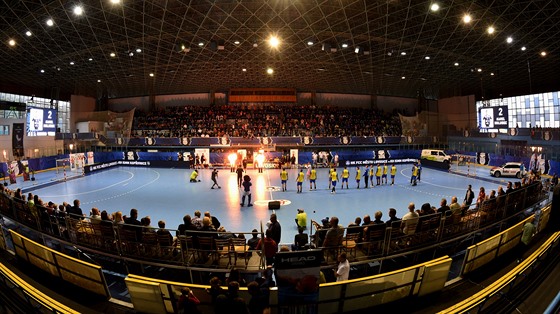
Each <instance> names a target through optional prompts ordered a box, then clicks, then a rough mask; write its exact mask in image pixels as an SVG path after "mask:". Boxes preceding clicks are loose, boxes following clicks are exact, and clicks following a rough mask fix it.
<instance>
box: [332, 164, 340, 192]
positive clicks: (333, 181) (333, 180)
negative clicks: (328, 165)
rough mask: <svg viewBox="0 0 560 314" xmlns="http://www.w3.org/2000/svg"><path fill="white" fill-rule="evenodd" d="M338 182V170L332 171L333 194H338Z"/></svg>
mask: <svg viewBox="0 0 560 314" xmlns="http://www.w3.org/2000/svg"><path fill="white" fill-rule="evenodd" d="M337 182H338V173H336V169H334V168H333V169H332V171H331V186H332V189H331V194H335V193H336V183H337Z"/></svg>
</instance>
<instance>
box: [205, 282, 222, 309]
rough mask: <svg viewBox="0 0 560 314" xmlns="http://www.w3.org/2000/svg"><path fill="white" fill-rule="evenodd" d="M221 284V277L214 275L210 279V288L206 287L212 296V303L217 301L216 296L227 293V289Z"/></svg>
mask: <svg viewBox="0 0 560 314" xmlns="http://www.w3.org/2000/svg"><path fill="white" fill-rule="evenodd" d="M221 286H222V282H221V281H220V278H218V277H212V279H210V288H206V293H208V294H209V295H210V297H211V298H212V304H215V303H216V298H217V297H218V296H219V295H220V294H225V291H224V289H222V287H221Z"/></svg>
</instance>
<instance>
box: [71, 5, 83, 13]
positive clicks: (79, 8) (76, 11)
mask: <svg viewBox="0 0 560 314" xmlns="http://www.w3.org/2000/svg"><path fill="white" fill-rule="evenodd" d="M73 11H74V14H75V15H82V13H84V9H83V8H82V7H81V6H79V5H77V6H75V7H74V10H73Z"/></svg>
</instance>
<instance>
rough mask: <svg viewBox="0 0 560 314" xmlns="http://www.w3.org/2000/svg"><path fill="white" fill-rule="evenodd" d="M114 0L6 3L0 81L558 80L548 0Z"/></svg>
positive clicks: (498, 89) (507, 90)
mask: <svg viewBox="0 0 560 314" xmlns="http://www.w3.org/2000/svg"><path fill="white" fill-rule="evenodd" d="M113 2H115V0H81V1H79V0H76V1H67V0H57V1H47V0H4V1H3V2H2V4H1V7H0V11H1V12H2V14H1V17H0V32H1V37H2V41H3V43H4V46H3V48H2V50H1V51H0V69H1V73H2V75H1V77H0V83H1V84H2V85H4V86H8V85H17V86H26V87H29V88H32V89H35V90H45V91H49V92H51V93H52V91H53V90H54V91H57V93H58V92H60V93H63V94H82V95H91V96H96V97H99V96H100V95H108V96H109V97H127V96H139V95H148V94H176V93H192V92H208V91H216V92H221V91H227V90H229V89H230V88H232V87H287V88H296V89H297V90H298V91H316V92H337V93H338V92H340V93H360V94H364V93H365V94H379V95H398V96H407V97H416V96H417V95H419V94H420V95H425V96H426V97H428V98H439V97H443V96H452V95H466V94H477V96H478V97H480V96H486V98H490V97H496V96H498V95H499V94H503V95H504V96H506V95H512V94H520V93H528V92H536V91H543V90H548V91H552V90H558V86H559V85H560V84H559V75H558V73H559V70H560V63H559V57H558V55H560V18H559V16H560V2H559V1H556V0H534V1H528V0H516V1H511V0H477V1H466V0H449V1H444V0H437V1H426V0H407V1H406V0H386V1H370V0H359V1H358V0H258V1H257V0H253V1H242V0H237V1H235V0H208V1H200V0H192V1H188V0H148V1H141V0H121V1H120V2H119V3H113ZM116 2H118V1H116ZM434 3H437V4H438V5H439V10H437V11H433V10H432V8H431V6H432V5H433V4H434ZM77 5H81V6H82V11H83V12H82V14H81V15H78V14H76V13H75V12H74V8H75V6H77ZM465 14H470V16H471V18H472V20H471V21H470V23H465V22H464V21H463V17H464V15H465ZM48 19H52V21H53V25H52V26H48V25H47V24H46V22H47V20H48ZM489 26H493V27H494V30H495V32H494V33H493V34H489V33H488V27H489ZM28 31H29V32H30V36H28V34H26V32H28ZM271 34H275V35H277V36H278V38H279V39H280V46H279V48H278V49H272V48H270V47H269V45H268V43H267V39H268V38H269V36H270V35H271ZM508 37H511V38H512V41H511V43H508V42H507V38H508ZM10 40H13V41H14V42H10ZM12 44H13V45H12ZM522 47H525V50H522ZM541 52H545V53H546V56H542V55H541ZM111 53H113V54H114V57H113V56H111ZM428 57H429V59H428ZM269 67H270V68H272V69H273V70H274V72H273V74H267V73H266V69H267V68H269ZM243 69H245V70H243ZM479 69H480V70H479ZM151 75H153V76H151Z"/></svg>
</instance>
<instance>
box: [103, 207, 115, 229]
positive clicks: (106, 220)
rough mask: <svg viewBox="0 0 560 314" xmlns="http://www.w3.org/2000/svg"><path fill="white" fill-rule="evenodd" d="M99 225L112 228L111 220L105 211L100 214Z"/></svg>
mask: <svg viewBox="0 0 560 314" xmlns="http://www.w3.org/2000/svg"><path fill="white" fill-rule="evenodd" d="M101 225H105V226H113V219H111V217H109V213H107V211H106V210H104V211H102V212H101Z"/></svg>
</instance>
